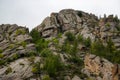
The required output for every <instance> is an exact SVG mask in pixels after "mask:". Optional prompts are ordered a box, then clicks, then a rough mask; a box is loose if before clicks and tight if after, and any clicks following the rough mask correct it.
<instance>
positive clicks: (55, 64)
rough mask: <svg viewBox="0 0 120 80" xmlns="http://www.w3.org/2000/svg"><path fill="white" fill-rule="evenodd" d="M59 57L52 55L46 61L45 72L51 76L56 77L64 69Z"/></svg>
mask: <svg viewBox="0 0 120 80" xmlns="http://www.w3.org/2000/svg"><path fill="white" fill-rule="evenodd" d="M59 59H60V58H59V56H56V55H53V54H51V55H50V56H48V57H47V58H46V60H45V64H44V70H45V71H46V72H47V73H48V74H49V75H50V76H55V74H56V72H57V71H58V70H59V69H60V68H62V66H61V62H60V60H59Z"/></svg>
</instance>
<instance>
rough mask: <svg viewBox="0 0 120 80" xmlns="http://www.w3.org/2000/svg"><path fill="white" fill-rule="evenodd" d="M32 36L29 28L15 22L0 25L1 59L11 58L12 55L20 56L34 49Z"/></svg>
mask: <svg viewBox="0 0 120 80" xmlns="http://www.w3.org/2000/svg"><path fill="white" fill-rule="evenodd" d="M31 41H32V37H31V36H30V35H29V30H28V29H27V28H25V27H21V26H18V25H16V24H13V25H10V24H2V25H0V51H1V52H0V54H1V55H3V58H1V59H7V58H9V59H12V57H13V56H15V55H16V57H17V56H21V55H24V54H28V53H30V52H34V51H35V45H34V44H33V43H31Z"/></svg>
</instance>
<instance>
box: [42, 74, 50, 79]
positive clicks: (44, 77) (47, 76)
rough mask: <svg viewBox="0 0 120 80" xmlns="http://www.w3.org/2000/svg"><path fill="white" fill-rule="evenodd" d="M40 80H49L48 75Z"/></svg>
mask: <svg viewBox="0 0 120 80" xmlns="http://www.w3.org/2000/svg"><path fill="white" fill-rule="evenodd" d="M42 80H50V77H49V75H45V76H43V79H42Z"/></svg>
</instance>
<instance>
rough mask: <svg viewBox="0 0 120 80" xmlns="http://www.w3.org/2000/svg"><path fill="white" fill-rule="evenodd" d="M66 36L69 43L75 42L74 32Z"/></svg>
mask: <svg viewBox="0 0 120 80" xmlns="http://www.w3.org/2000/svg"><path fill="white" fill-rule="evenodd" d="M65 36H66V37H67V40H68V41H74V40H75V35H74V34H73V33H72V32H67V33H66V34H65Z"/></svg>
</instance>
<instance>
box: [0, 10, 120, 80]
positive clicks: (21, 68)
mask: <svg viewBox="0 0 120 80" xmlns="http://www.w3.org/2000/svg"><path fill="white" fill-rule="evenodd" d="M13 38H15V39H13ZM11 40H13V41H11ZM5 41H7V42H6V43H3V42H5ZM8 43H9V44H8ZM3 44H4V45H3ZM11 44H12V45H11ZM4 46H6V48H5V49H3V48H4ZM14 54H15V55H14ZM119 57H120V20H119V19H118V17H117V16H113V15H109V16H108V17H106V15H104V17H103V18H98V17H97V16H95V15H94V14H91V13H90V14H88V13H86V12H83V11H78V10H73V9H64V10H61V11H60V12H58V13H51V15H50V16H49V17H46V18H45V19H44V20H43V22H42V23H41V24H40V25H38V26H36V27H35V28H34V29H33V30H32V31H31V32H29V31H28V29H27V28H25V27H21V26H18V25H15V24H14V25H10V24H3V25H0V80H119V79H120V76H119V75H120V66H119V64H120V59H119Z"/></svg>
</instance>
